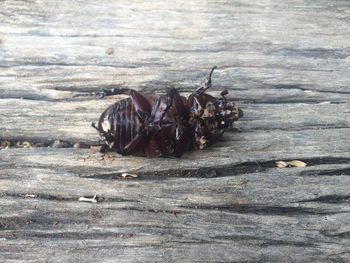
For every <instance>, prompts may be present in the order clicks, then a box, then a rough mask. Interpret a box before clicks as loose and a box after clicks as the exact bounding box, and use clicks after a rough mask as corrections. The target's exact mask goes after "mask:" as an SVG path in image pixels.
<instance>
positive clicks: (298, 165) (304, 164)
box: [287, 160, 306, 167]
mask: <svg viewBox="0 0 350 263" xmlns="http://www.w3.org/2000/svg"><path fill="white" fill-rule="evenodd" d="M287 163H288V164H289V165H291V166H294V167H305V166H306V163H304V162H302V161H299V160H293V161H289V162H287Z"/></svg>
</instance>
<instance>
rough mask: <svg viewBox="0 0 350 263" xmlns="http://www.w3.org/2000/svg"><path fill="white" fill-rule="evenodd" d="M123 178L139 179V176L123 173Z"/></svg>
mask: <svg viewBox="0 0 350 263" xmlns="http://www.w3.org/2000/svg"><path fill="white" fill-rule="evenodd" d="M121 177H123V178H137V177H138V175H137V174H130V173H122V174H121Z"/></svg>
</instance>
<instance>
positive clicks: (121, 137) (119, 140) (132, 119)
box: [98, 98, 142, 153]
mask: <svg viewBox="0 0 350 263" xmlns="http://www.w3.org/2000/svg"><path fill="white" fill-rule="evenodd" d="M141 126H142V125H141V122H140V119H139V116H138V115H137V113H136V111H135V107H134V105H133V103H132V102H131V100H130V98H127V99H123V100H120V101H118V102H117V103H115V104H113V105H111V106H109V107H108V108H107V109H106V110H105V111H104V112H103V113H102V114H101V117H100V119H99V122H98V129H99V130H101V131H103V132H104V133H105V134H108V135H109V136H110V137H111V138H110V139H113V140H108V141H111V143H110V145H109V147H110V148H111V149H117V151H118V152H119V153H121V152H122V150H123V149H124V148H125V146H127V145H128V144H129V143H130V142H131V141H132V139H133V138H135V136H136V135H137V134H138V132H139V131H140V128H141Z"/></svg>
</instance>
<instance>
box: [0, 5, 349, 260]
mask: <svg viewBox="0 0 350 263" xmlns="http://www.w3.org/2000/svg"><path fill="white" fill-rule="evenodd" d="M349 10H350V4H349V1H346V0H339V1H326V0H320V1H304V0H302V1H295V0H287V1H275V0H272V1H265V0H262V1H254V2H246V1H240V0H235V1H229V2H227V1H221V0H219V1H211V0H208V1H199V0H198V1H197V0H195V1H190V2H188V1H182V0H176V1H147V2H144V3H142V2H140V1H134V0H133V1H124V0H118V1H111V0H108V1H107V0H102V1H99V2H96V1H90V0H84V1H68V0H63V1H52V0H48V1H22V0H18V1H15V0H10V1H0V21H1V23H0V141H4V140H9V141H10V142H11V147H10V148H7V149H0V210H1V215H0V261H1V262H116V261H117V262H198V261H199V262H348V261H349V260H350V249H349V247H350V244H349V229H350V225H349V215H350V206H349V200H350V199H349V198H350V192H349V189H350V187H349V186H350V181H349V175H350V166H349V163H350V162H349V160H350V139H349V134H350V115H349V114H350V104H349V101H350V89H349V86H350V78H349V73H350V70H349V69H350V60H349V57H350V48H349V47H350V38H349V35H350V27H349V21H350V20H349V19H350V13H349ZM213 65H217V66H218V70H217V71H215V73H214V76H213V88H212V90H211V91H210V93H211V94H213V95H215V96H218V95H219V93H220V91H221V90H223V89H228V90H229V91H230V95H229V96H230V99H234V100H235V101H236V102H237V105H238V106H239V107H241V108H242V109H243V110H244V113H245V116H244V118H242V119H241V120H240V121H239V122H237V125H236V126H237V127H238V128H239V129H240V130H241V132H237V131H230V132H226V133H225V135H224V137H223V138H222V140H221V141H220V142H218V143H217V144H215V145H213V146H212V147H210V148H207V149H205V150H203V151H196V152H190V153H187V154H185V155H184V156H183V158H181V159H172V158H159V159H147V158H143V157H132V156H127V157H122V156H120V155H117V154H115V153H108V154H101V153H98V152H96V151H94V150H93V149H75V148H73V147H72V146H73V144H74V143H76V142H78V141H79V142H83V143H86V144H87V145H88V146H89V145H93V144H95V143H96V142H97V141H98V135H97V134H96V132H95V131H94V130H93V129H92V128H91V127H90V123H91V122H95V121H97V119H98V117H99V114H100V113H101V112H102V110H103V109H104V108H106V107H107V106H108V105H110V104H112V103H114V102H115V101H116V100H118V99H121V98H124V97H125V96H123V95H120V96H114V97H111V98H105V99H102V100H99V99H97V98H96V97H95V96H91V95H92V93H93V92H96V91H98V90H99V89H100V88H107V89H111V88H117V89H120V90H121V91H123V90H125V89H129V88H133V89H137V90H140V91H142V92H145V93H148V94H149V93H153V92H155V93H162V92H164V91H165V88H166V87H169V86H175V87H177V88H178V89H179V90H180V91H181V92H183V93H184V94H185V95H189V94H190V93H191V92H192V91H193V90H194V89H195V88H196V87H197V86H198V85H199V84H200V83H201V82H202V81H203V80H204V78H205V77H206V75H207V73H208V71H209V69H210V68H211V67H212V66H213ZM77 95H78V96H77ZM23 140H26V141H29V142H31V143H34V144H35V146H36V147H33V148H16V147H14V146H15V144H16V143H17V142H18V141H23ZM55 140H60V141H61V142H62V144H61V146H59V145H58V147H63V148H54V147H53V143H54V141H55ZM56 147H57V145H56ZM292 159H299V160H302V161H304V162H305V163H307V166H306V167H304V168H285V169H278V168H276V167H274V166H275V161H278V160H292ZM124 172H131V173H135V174H137V175H138V177H137V178H132V179H125V178H122V177H121V175H122V173H124ZM95 194H96V196H97V197H96V200H97V203H87V202H79V201H78V199H79V197H82V196H84V197H92V196H93V195H95Z"/></svg>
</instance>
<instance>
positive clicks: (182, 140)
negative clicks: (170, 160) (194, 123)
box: [174, 124, 191, 157]
mask: <svg viewBox="0 0 350 263" xmlns="http://www.w3.org/2000/svg"><path fill="white" fill-rule="evenodd" d="M190 146H191V136H190V132H189V129H188V127H185V126H183V125H181V124H178V125H177V127H176V139H175V149H174V155H175V157H180V156H181V155H183V154H184V153H185V152H187V151H188V150H189V149H190Z"/></svg>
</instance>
